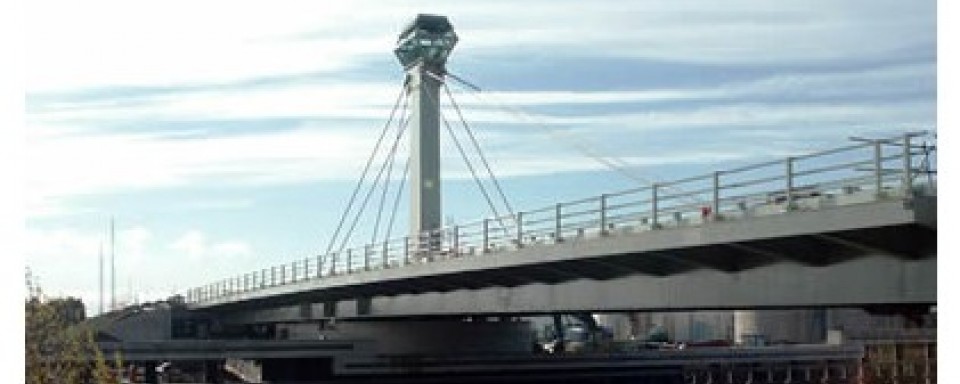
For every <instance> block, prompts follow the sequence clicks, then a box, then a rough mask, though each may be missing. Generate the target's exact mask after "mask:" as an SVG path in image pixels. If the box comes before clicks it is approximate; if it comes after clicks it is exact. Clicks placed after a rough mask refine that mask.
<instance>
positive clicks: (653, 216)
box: [650, 183, 660, 229]
mask: <svg viewBox="0 0 960 384" xmlns="http://www.w3.org/2000/svg"><path fill="white" fill-rule="evenodd" d="M657 189H659V188H658V186H657V183H653V184H652V185H650V191H651V192H650V212H651V213H650V221H651V228H653V229H657V227H659V226H660V222H659V220H658V215H659V214H658V212H657V211H658V210H659V208H658V207H657V205H658V203H659V202H658V201H657Z"/></svg>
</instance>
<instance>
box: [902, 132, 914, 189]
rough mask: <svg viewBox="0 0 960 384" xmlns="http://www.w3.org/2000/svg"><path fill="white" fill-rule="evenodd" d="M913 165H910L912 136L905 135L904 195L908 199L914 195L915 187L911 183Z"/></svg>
mask: <svg viewBox="0 0 960 384" xmlns="http://www.w3.org/2000/svg"><path fill="white" fill-rule="evenodd" d="M912 167H913V165H912V164H910V135H909V134H906V135H903V195H904V196H906V197H907V198H910V197H911V194H912V193H913V188H912V187H913V186H912V184H913V183H912V181H911V174H910V173H911V172H913V169H911V168H912Z"/></svg>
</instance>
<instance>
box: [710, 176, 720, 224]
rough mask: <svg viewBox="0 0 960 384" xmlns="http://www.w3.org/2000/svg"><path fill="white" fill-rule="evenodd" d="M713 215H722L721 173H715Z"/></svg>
mask: <svg viewBox="0 0 960 384" xmlns="http://www.w3.org/2000/svg"><path fill="white" fill-rule="evenodd" d="M712 208H713V215H714V217H718V216H717V215H719V214H720V171H717V172H714V173H713V207H712Z"/></svg>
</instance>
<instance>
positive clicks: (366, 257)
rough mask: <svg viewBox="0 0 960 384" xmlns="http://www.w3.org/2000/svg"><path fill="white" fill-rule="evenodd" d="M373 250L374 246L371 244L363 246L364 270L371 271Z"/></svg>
mask: <svg viewBox="0 0 960 384" xmlns="http://www.w3.org/2000/svg"><path fill="white" fill-rule="evenodd" d="M371 251H372V247H371V246H370V244H365V245H364V246H363V270H364V271H369V270H370V253H371Z"/></svg>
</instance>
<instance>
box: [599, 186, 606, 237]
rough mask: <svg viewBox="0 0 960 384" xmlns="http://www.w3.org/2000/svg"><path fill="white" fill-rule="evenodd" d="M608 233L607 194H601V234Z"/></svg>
mask: <svg viewBox="0 0 960 384" xmlns="http://www.w3.org/2000/svg"><path fill="white" fill-rule="evenodd" d="M606 235H607V194H605V193H604V194H601V195H600V236H606Z"/></svg>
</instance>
